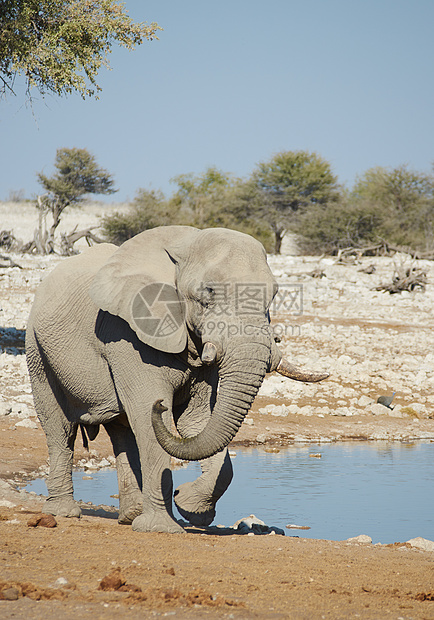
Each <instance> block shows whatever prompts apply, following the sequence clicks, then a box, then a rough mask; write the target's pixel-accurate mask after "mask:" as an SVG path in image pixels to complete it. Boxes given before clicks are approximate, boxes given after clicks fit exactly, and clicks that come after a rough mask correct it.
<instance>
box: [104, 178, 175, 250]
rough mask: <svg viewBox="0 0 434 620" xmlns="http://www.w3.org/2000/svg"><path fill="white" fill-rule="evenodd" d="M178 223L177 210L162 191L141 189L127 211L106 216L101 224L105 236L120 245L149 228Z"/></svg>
mask: <svg viewBox="0 0 434 620" xmlns="http://www.w3.org/2000/svg"><path fill="white" fill-rule="evenodd" d="M176 223H178V218H177V210H176V208H175V207H174V205H171V204H169V202H168V200H167V199H166V198H165V196H164V194H163V193H162V192H160V191H154V190H147V189H142V188H141V189H139V190H137V195H136V197H135V198H134V200H133V202H132V204H131V205H129V208H128V209H127V211H124V212H120V211H116V212H115V213H112V214H111V215H106V216H105V217H104V218H103V220H102V223H101V227H102V230H103V233H104V236H105V237H106V239H107V240H108V241H110V242H111V243H115V244H116V245H120V244H121V243H124V241H127V240H128V239H130V238H131V237H134V235H137V234H139V233H140V232H142V231H143V230H148V228H155V227H156V226H169V225H170V224H176Z"/></svg>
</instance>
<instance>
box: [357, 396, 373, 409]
mask: <svg viewBox="0 0 434 620" xmlns="http://www.w3.org/2000/svg"><path fill="white" fill-rule="evenodd" d="M373 403H374V401H373V400H372V398H369V396H365V395H363V396H361V397H360V398H359V400H358V401H357V404H358V405H359V407H367V406H368V405H372V404H373Z"/></svg>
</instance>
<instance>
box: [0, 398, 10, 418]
mask: <svg viewBox="0 0 434 620" xmlns="http://www.w3.org/2000/svg"><path fill="white" fill-rule="evenodd" d="M11 411H12V407H11V405H10V404H9V403H5V402H2V401H0V416H6V415H10V414H11Z"/></svg>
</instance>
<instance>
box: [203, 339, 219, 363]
mask: <svg viewBox="0 0 434 620" xmlns="http://www.w3.org/2000/svg"><path fill="white" fill-rule="evenodd" d="M216 355H217V347H216V346H215V344H213V343H212V342H205V344H204V347H203V351H202V356H201V360H202V362H203V363H204V364H207V365H208V364H212V363H213V362H214V361H215V358H216Z"/></svg>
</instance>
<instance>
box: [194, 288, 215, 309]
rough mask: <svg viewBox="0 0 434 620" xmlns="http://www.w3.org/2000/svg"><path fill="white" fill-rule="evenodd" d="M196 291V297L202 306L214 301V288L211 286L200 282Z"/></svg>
mask: <svg viewBox="0 0 434 620" xmlns="http://www.w3.org/2000/svg"><path fill="white" fill-rule="evenodd" d="M198 293H199V294H198V296H197V299H198V301H199V302H200V304H201V305H202V306H204V307H206V306H208V305H209V304H211V303H212V302H213V301H214V298H215V290H214V288H213V287H212V286H209V285H207V284H202V285H201V287H200V289H199V291H198Z"/></svg>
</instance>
